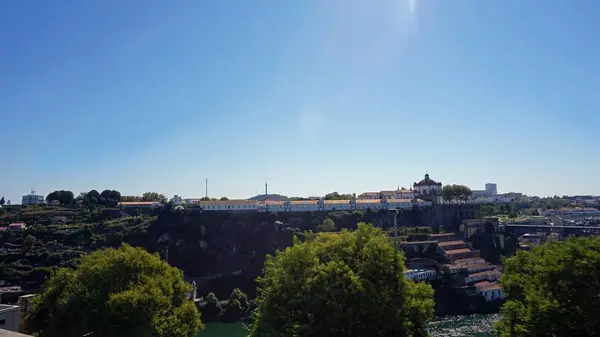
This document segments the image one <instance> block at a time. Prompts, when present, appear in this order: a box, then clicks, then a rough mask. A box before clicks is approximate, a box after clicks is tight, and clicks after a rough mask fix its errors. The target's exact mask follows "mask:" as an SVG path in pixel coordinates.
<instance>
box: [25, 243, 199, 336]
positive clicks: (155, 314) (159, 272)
mask: <svg viewBox="0 0 600 337" xmlns="http://www.w3.org/2000/svg"><path fill="white" fill-rule="evenodd" d="M189 291H191V285H189V284H187V283H186V282H185V281H184V280H183V273H182V272H181V271H180V270H178V269H176V268H173V267H171V266H169V265H168V264H167V263H166V262H164V261H162V260H161V259H160V258H159V257H158V255H152V254H150V253H148V252H146V251H145V250H143V249H141V248H133V247H131V246H128V245H123V246H122V247H121V248H119V249H112V248H111V249H104V250H98V251H96V252H94V253H91V254H88V255H84V256H82V258H81V264H80V266H79V268H78V269H77V270H71V269H65V268H61V269H58V270H57V271H56V272H54V273H53V274H52V276H51V277H50V279H48V280H47V281H46V283H45V285H44V288H43V290H42V292H41V294H40V295H38V296H37V297H36V299H35V300H34V310H33V311H32V313H31V314H30V315H29V316H28V318H27V320H28V325H29V326H30V327H31V328H32V330H33V331H34V332H38V333H39V335H38V336H40V337H59V336H60V337H81V336H84V335H85V334H88V333H91V335H92V336H117V337H121V336H122V337H126V336H173V337H175V336H178V337H179V336H181V337H183V336H187V337H190V336H193V335H194V334H196V333H197V332H198V331H199V330H200V329H201V328H202V322H201V321H200V316H199V314H198V312H197V310H196V307H195V305H194V303H193V302H192V301H190V300H189V299H188V292H189Z"/></svg>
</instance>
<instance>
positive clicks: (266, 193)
mask: <svg viewBox="0 0 600 337" xmlns="http://www.w3.org/2000/svg"><path fill="white" fill-rule="evenodd" d="M267 187H268V185H267V176H265V196H266V195H268V194H269V190H268V188H267Z"/></svg>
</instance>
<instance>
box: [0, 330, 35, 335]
mask: <svg viewBox="0 0 600 337" xmlns="http://www.w3.org/2000/svg"><path fill="white" fill-rule="evenodd" d="M0 337H31V336H30V335H24V334H22V333H18V332H12V331H8V330H4V329H0Z"/></svg>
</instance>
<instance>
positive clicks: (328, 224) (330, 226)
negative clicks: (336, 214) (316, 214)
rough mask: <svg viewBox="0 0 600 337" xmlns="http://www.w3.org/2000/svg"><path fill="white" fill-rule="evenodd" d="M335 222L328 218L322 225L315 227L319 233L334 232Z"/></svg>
mask: <svg viewBox="0 0 600 337" xmlns="http://www.w3.org/2000/svg"><path fill="white" fill-rule="evenodd" d="M335 229H336V228H335V222H334V221H333V220H331V219H329V218H327V219H325V220H323V223H321V224H320V225H318V226H317V230H319V232H335Z"/></svg>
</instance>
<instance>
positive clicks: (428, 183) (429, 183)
mask: <svg viewBox="0 0 600 337" xmlns="http://www.w3.org/2000/svg"><path fill="white" fill-rule="evenodd" d="M441 184H442V183H438V182H437V181H435V180H433V179H429V173H426V174H425V179H423V180H421V181H419V182H418V183H415V184H414V185H415V186H439V185H441Z"/></svg>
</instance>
